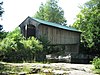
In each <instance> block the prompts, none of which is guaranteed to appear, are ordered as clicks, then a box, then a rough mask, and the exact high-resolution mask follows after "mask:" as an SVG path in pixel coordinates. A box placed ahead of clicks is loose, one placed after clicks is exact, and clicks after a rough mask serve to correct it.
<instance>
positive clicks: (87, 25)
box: [73, 0, 100, 51]
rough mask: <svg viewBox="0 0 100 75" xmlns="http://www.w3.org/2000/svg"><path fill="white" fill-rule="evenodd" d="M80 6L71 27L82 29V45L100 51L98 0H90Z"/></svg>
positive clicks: (99, 9) (99, 5) (99, 1)
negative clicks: (79, 10)
mask: <svg viewBox="0 0 100 75" xmlns="http://www.w3.org/2000/svg"><path fill="white" fill-rule="evenodd" d="M80 8H81V12H80V13H79V14H78V15H77V19H76V21H75V23H74V24H73V27H75V28H77V29H79V30H81V31H82V36H81V41H82V43H83V46H84V47H86V48H90V49H91V50H96V51H100V0H90V1H88V2H87V3H85V4H84V6H81V7H80Z"/></svg>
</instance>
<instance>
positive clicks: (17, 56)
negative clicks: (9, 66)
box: [0, 28, 42, 62]
mask: <svg viewBox="0 0 100 75" xmlns="http://www.w3.org/2000/svg"><path fill="white" fill-rule="evenodd" d="M41 50H42V44H40V42H39V41H38V40H37V39H35V38H34V37H31V38H28V39H26V38H24V37H23V36H22V34H21V33H20V30H19V29H18V28H16V29H15V30H14V31H12V32H10V33H9V34H8V35H7V36H6V38H4V39H3V40H2V41H1V42H0V57H1V56H3V57H2V60H3V61H6V62H23V61H27V62H30V61H33V59H34V57H36V54H37V52H39V51H41Z"/></svg>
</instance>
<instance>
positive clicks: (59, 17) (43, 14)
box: [34, 0, 66, 25]
mask: <svg viewBox="0 0 100 75" xmlns="http://www.w3.org/2000/svg"><path fill="white" fill-rule="evenodd" d="M57 3H58V1H57V0H47V2H46V4H43V3H42V4H41V6H40V8H39V11H37V13H36V14H35V15H34V17H35V18H38V19H42V20H46V21H49V22H54V23H58V24H62V25H66V20H65V18H64V11H63V10H62V8H61V7H59V6H58V4H57Z"/></svg>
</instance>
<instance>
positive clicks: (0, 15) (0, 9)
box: [0, 2, 4, 30]
mask: <svg viewBox="0 0 100 75" xmlns="http://www.w3.org/2000/svg"><path fill="white" fill-rule="evenodd" d="M2 4H3V2H0V17H2V14H3V12H4V10H3V8H2ZM2 29H3V26H2V25H0V30H2Z"/></svg>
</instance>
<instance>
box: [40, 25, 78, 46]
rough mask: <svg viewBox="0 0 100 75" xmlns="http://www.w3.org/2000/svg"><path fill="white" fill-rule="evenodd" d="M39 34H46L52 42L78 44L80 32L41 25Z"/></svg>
mask: <svg viewBox="0 0 100 75" xmlns="http://www.w3.org/2000/svg"><path fill="white" fill-rule="evenodd" d="M38 30H39V33H38V34H39V36H45V37H47V39H48V40H49V41H50V42H51V44H54V45H55V44H78V43H79V39H80V33H77V32H72V31H67V30H63V29H59V28H55V27H51V26H46V25H39V26H38Z"/></svg>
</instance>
